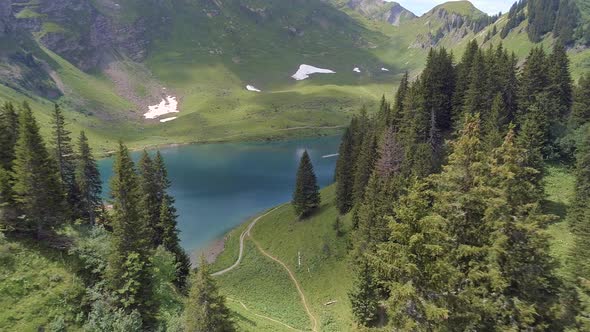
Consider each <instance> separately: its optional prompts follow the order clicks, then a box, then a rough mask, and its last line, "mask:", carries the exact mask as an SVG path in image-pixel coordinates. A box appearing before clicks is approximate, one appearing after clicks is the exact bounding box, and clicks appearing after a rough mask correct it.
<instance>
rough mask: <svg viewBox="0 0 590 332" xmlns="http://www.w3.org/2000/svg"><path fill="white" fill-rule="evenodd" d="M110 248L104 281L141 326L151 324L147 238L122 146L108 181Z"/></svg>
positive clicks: (132, 171)
mask: <svg viewBox="0 0 590 332" xmlns="http://www.w3.org/2000/svg"><path fill="white" fill-rule="evenodd" d="M111 199H112V204H113V211H112V215H111V220H112V228H113V234H112V241H113V248H112V252H111V255H110V257H109V267H108V270H107V281H108V285H109V287H110V288H111V290H113V291H114V293H115V294H116V295H117V297H118V299H119V302H120V304H121V306H122V307H123V308H125V309H126V310H128V311H129V312H131V311H132V310H137V311H138V312H139V313H140V314H141V317H142V320H143V323H144V324H145V326H152V325H153V323H154V314H155V312H154V311H155V308H154V301H153V289H152V287H153V286H152V282H151V276H150V260H149V255H150V249H151V237H150V233H149V232H148V231H147V229H146V228H147V225H146V224H147V223H146V221H145V215H144V214H143V213H142V211H141V208H142V204H141V203H142V196H141V188H140V184H139V179H138V176H137V174H136V173H135V165H134V163H133V160H132V159H131V156H130V155H129V151H128V149H127V147H126V146H124V145H123V143H119V149H118V151H117V154H116V155H115V162H114V164H113V178H112V179H111Z"/></svg>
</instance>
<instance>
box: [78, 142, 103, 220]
mask: <svg viewBox="0 0 590 332" xmlns="http://www.w3.org/2000/svg"><path fill="white" fill-rule="evenodd" d="M75 179H76V187H77V188H78V191H79V194H80V213H81V215H80V216H81V217H82V218H83V219H85V220H87V221H88V223H89V224H90V225H94V224H95V223H96V219H97V215H99V214H100V212H101V209H102V207H103V203H102V197H101V195H102V180H101V178H100V172H99V170H98V165H97V163H96V160H95V159H94V156H93V155H92V150H91V149H90V145H89V144H88V138H87V137H86V134H85V133H84V131H82V132H80V137H79V138H78V149H77V155H76V167H75Z"/></svg>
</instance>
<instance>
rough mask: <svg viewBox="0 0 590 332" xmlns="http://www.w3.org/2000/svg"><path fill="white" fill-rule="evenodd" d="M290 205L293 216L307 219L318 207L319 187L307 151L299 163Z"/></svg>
mask: <svg viewBox="0 0 590 332" xmlns="http://www.w3.org/2000/svg"><path fill="white" fill-rule="evenodd" d="M292 203H293V207H294V208H295V214H297V216H298V217H300V218H306V217H308V216H309V215H310V214H311V213H313V211H314V210H315V209H317V208H318V207H319V206H320V192H319V187H318V184H317V179H316V176H315V173H314V171H313V165H312V163H311V159H310V158H309V154H307V151H305V152H303V155H302V156H301V161H300V162H299V169H298V170H297V179H296V182H295V191H294V192H293V202H292Z"/></svg>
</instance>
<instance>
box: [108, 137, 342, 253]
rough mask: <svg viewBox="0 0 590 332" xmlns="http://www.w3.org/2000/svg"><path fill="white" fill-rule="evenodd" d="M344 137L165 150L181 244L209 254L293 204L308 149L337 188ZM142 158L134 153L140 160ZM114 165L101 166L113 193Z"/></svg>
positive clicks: (319, 172)
mask: <svg viewBox="0 0 590 332" xmlns="http://www.w3.org/2000/svg"><path fill="white" fill-rule="evenodd" d="M339 144H340V137H322V138H312V139H301V140H291V141H280V142H269V143H257V142H245V143H223V144H203V145H187V146H180V147H174V148H166V149H163V150H161V151H160V152H161V153H162V155H163V157H164V160H165V161H166V166H167V168H168V173H169V176H170V180H171V181H172V188H171V194H172V195H174V197H175V198H176V208H177V209H178V214H179V218H178V226H179V229H180V232H181V233H180V238H181V241H182V244H183V246H184V248H185V249H186V250H187V251H188V252H194V251H195V250H198V249H203V248H204V247H206V246H207V245H208V244H209V243H211V242H212V241H214V240H215V239H217V238H219V237H220V236H222V235H223V234H225V233H226V232H227V231H228V230H230V229H232V228H234V227H235V226H237V225H239V224H241V223H243V222H244V221H246V220H247V219H249V218H250V217H252V216H255V215H256V214H258V213H259V212H261V211H263V210H266V209H268V208H271V207H273V206H275V205H278V204H281V203H284V202H287V201H289V200H291V194H292V192H293V188H294V186H295V173H296V170H297V165H298V162H299V158H300V157H301V154H302V153H303V151H304V150H306V149H307V151H308V153H309V154H310V156H311V159H312V162H313V165H314V168H315V172H316V176H317V177H318V182H319V184H320V186H322V187H325V186H327V185H329V184H331V183H332V182H333V177H334V167H335V165H336V159H337V158H336V157H335V156H331V157H326V156H330V155H333V154H335V153H337V151H338V145H339ZM139 155H140V153H139V152H136V153H133V157H134V159H135V160H137V158H138V157H139ZM112 163H113V160H112V159H110V158H109V159H103V160H100V161H99V166H100V171H101V174H102V177H103V182H104V183H105V184H106V185H105V192H106V193H108V179H109V178H110V177H111V174H112Z"/></svg>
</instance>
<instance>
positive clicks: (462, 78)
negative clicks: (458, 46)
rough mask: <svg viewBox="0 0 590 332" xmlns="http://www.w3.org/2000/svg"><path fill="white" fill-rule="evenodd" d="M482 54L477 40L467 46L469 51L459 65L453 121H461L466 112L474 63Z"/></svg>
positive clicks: (466, 51)
mask: <svg viewBox="0 0 590 332" xmlns="http://www.w3.org/2000/svg"><path fill="white" fill-rule="evenodd" d="M479 53H480V51H479V45H478V44H477V40H476V39H473V40H472V41H470V42H469V43H468V44H467V49H466V50H465V52H464V53H463V57H462V58H461V62H459V64H458V65H457V85H456V87H455V92H454V96H453V107H454V111H453V120H454V121H457V120H461V115H462V114H463V110H464V106H463V105H464V103H465V93H466V91H467V89H468V88H469V86H470V85H471V83H472V82H471V79H470V78H471V76H472V75H471V74H472V72H473V70H472V68H473V62H474V61H475V57H476V56H477V55H478V54H479Z"/></svg>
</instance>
